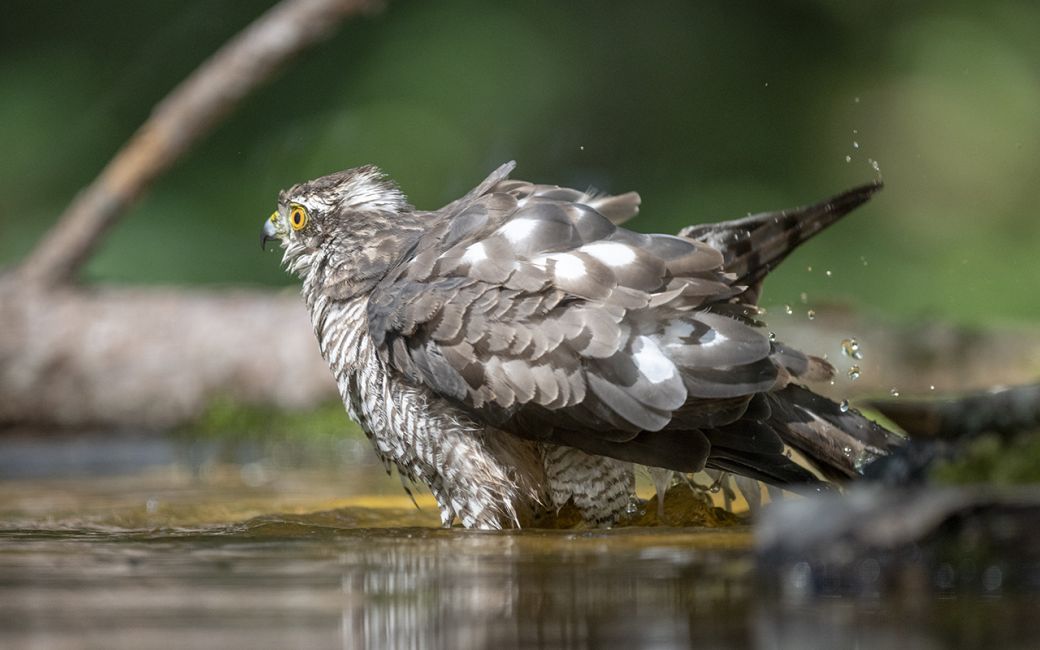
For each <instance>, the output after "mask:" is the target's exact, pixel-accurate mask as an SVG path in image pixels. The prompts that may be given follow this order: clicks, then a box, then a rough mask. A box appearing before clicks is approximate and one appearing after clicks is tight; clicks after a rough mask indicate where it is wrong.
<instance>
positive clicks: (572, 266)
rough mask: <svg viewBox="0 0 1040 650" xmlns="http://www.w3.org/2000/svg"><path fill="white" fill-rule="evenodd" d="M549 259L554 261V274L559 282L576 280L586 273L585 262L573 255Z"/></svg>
mask: <svg viewBox="0 0 1040 650" xmlns="http://www.w3.org/2000/svg"><path fill="white" fill-rule="evenodd" d="M550 258H551V259H553V260H555V261H556V268H555V274H556V277H558V278H560V279H561V280H577V279H579V278H581V277H584V275H585V273H586V271H585V262H582V261H581V259H580V258H578V257H576V256H574V255H571V254H569V253H564V254H562V255H551V256H550Z"/></svg>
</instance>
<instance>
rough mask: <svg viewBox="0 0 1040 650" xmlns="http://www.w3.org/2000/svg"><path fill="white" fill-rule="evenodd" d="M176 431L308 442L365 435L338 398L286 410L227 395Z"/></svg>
mask: <svg viewBox="0 0 1040 650" xmlns="http://www.w3.org/2000/svg"><path fill="white" fill-rule="evenodd" d="M176 433H177V434H179V435H181V436H184V437H191V438H218V439H264V440H271V439H281V440H300V441H308V442H310V441H313V442H318V441H323V440H330V439H335V440H340V439H343V438H344V437H355V436H357V437H360V436H363V435H364V434H363V433H362V431H361V429H360V427H358V425H357V424H355V423H354V422H352V421H351V420H350V418H348V417H347V414H346V412H345V411H344V409H343V404H341V403H340V402H338V401H336V402H327V403H325V404H322V405H320V406H318V407H316V408H313V409H308V410H301V411H286V410H282V409H277V408H272V407H266V406H257V405H254V404H244V403H242V402H239V401H235V400H232V399H228V398H220V399H216V400H214V401H213V402H212V403H211V404H210V406H209V408H207V409H206V411H205V412H204V413H203V414H202V415H201V416H200V417H199V418H198V419H197V420H195V421H194V422H191V423H188V424H186V425H184V426H182V427H180V428H179V429H178V431H177V432H176Z"/></svg>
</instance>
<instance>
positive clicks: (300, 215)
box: [289, 203, 307, 230]
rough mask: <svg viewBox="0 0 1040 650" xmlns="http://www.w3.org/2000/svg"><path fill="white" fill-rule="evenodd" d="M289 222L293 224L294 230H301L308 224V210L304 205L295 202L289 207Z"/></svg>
mask: <svg viewBox="0 0 1040 650" xmlns="http://www.w3.org/2000/svg"><path fill="white" fill-rule="evenodd" d="M289 223H290V224H292V228H293V230H301V229H302V228H303V227H304V226H306V225H307V210H306V208H304V207H303V206H302V205H296V204H295V203H294V204H293V206H292V207H291V208H290V209H289Z"/></svg>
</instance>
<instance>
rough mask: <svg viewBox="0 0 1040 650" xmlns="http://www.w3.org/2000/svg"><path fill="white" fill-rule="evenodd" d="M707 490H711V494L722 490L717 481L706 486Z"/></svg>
mask: <svg viewBox="0 0 1040 650" xmlns="http://www.w3.org/2000/svg"><path fill="white" fill-rule="evenodd" d="M708 492H711V493H712V494H718V493H719V492H722V484H720V483H719V482H718V481H715V482H714V483H712V484H711V486H709V487H708Z"/></svg>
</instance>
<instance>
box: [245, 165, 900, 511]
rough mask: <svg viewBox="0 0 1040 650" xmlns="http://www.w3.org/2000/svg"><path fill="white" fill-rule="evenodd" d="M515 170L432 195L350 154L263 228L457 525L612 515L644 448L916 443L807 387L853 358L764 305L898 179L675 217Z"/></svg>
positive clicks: (765, 470)
mask: <svg viewBox="0 0 1040 650" xmlns="http://www.w3.org/2000/svg"><path fill="white" fill-rule="evenodd" d="M513 167H514V163H512V162H511V163H507V164H505V165H503V166H501V167H500V168H498V169H497V170H495V171H494V172H493V173H492V174H491V175H490V176H489V177H488V178H487V179H485V180H484V181H483V182H482V183H480V184H479V185H477V187H476V188H474V189H473V190H472V191H470V192H469V193H468V194H466V195H465V196H463V197H462V198H460V199H458V200H456V201H454V202H452V203H450V204H448V205H446V206H445V207H443V208H441V209H440V210H436V211H432V212H428V211H422V210H417V209H415V208H414V207H412V206H411V205H410V204H409V202H408V200H407V199H406V197H405V195H404V194H403V193H402V192H401V191H400V189H398V187H397V185H396V184H395V183H394V182H393V181H391V180H390V179H389V178H388V177H387V176H386V175H385V174H384V173H383V172H382V171H380V170H379V169H378V168H376V167H374V166H365V167H358V168H355V169H349V170H346V171H342V172H338V173H334V174H330V175H328V176H324V177H322V178H318V179H316V180H312V181H309V182H306V183H301V184H299V185H296V186H294V187H292V188H290V189H288V190H285V191H283V192H281V194H280V195H279V200H278V209H277V210H276V211H275V212H274V214H272V215H271V217H270V218H269V219H268V221H267V222H266V223H265V224H264V227H263V234H262V241H261V243H266V241H268V240H271V239H278V240H280V242H281V246H282V247H283V249H284V252H283V264H284V265H285V266H286V268H287V270H288V271H289V272H291V273H295V274H297V275H298V276H299V277H300V278H301V279H302V281H303V290H302V293H303V297H304V299H305V301H306V304H307V307H308V309H309V311H310V315H311V320H312V323H313V327H314V332H315V334H316V336H317V339H318V345H319V348H320V350H321V354H322V355H323V356H324V358H325V360H326V361H327V362H328V365H329V368H330V369H331V370H332V373H333V375H334V376H335V379H336V383H337V385H338V387H339V392H340V395H341V397H342V398H343V402H344V404H345V406H346V409H347V412H348V413H349V415H350V417H351V418H353V419H354V420H355V421H357V422H358V423H359V424H360V425H361V427H362V428H363V429H364V431H365V432H366V434H367V435H368V436H369V438H370V439H371V441H372V443H373V445H374V446H375V449H376V452H377V454H378V455H379V456H380V457H381V459H382V460H383V461H384V462H385V463H386V464H387V467H388V469H389V467H390V465H391V464H393V465H396V467H397V469H398V471H399V473H400V474H401V476H402V480H403V479H404V478H407V479H409V480H411V481H414V482H419V483H422V484H425V485H427V486H428V487H429V488H430V490H431V491H432V493H433V496H434V497H435V498H436V500H437V503H438V505H439V507H440V513H441V520H442V522H443V524H444V525H445V526H450V525H452V524H453V523H454V522H455V521H458V522H460V523H461V524H462V525H463V526H465V527H467V528H490V529H496V528H504V527H520V526H522V525H526V524H527V523H528V522H531V521H534V520H535V519H536V518H537V517H538V516H540V514H543V513H545V512H551V511H553V510H558V509H559V508H561V507H562V506H564V505H565V504H567V503H568V502H569V503H572V504H573V505H574V506H576V507H577V509H578V511H579V512H580V513H581V515H582V517H583V518H584V519H585V521H586V522H588V524H590V525H598V526H603V525H610V524H612V523H613V522H615V521H617V520H618V519H619V518H620V517H622V516H623V515H624V513H625V511H626V508H627V506H628V505H629V503H630V499H631V498H633V497H634V467H635V466H636V465H644V466H648V467H651V468H663V469H665V470H672V471H676V472H684V473H691V472H697V471H700V470H702V469H704V468H706V467H707V468H715V469H721V470H727V471H731V472H735V473H737V474H740V475H744V476H747V477H751V478H754V479H758V480H761V481H765V482H767V483H770V484H774V485H779V486H785V487H791V486H798V485H816V486H820V485H825V483H824V482H823V481H824V480H828V479H838V480H840V479H844V478H850V477H854V476H856V475H857V474H858V472H859V469H860V466H861V465H862V463H863V462H864V461H865V460H867V459H870V458H873V457H874V456H876V455H880V454H884V453H886V451H887V450H888V449H889V448H890V447H892V446H893V445H895V444H898V437H896V436H894V435H893V434H890V433H889V432H888V431H886V430H884V429H883V428H881V427H879V426H878V425H876V424H875V423H873V422H870V421H869V420H867V419H865V418H864V417H862V416H861V415H859V414H858V413H856V412H855V411H854V410H847V409H845V408H841V407H839V405H837V404H835V403H834V402H832V401H830V400H828V399H826V398H824V397H821V396H819V395H817V394H815V393H813V392H811V391H810V390H808V389H807V388H805V387H804V386H803V384H804V383H806V382H811V381H819V380H826V379H829V378H830V377H831V376H832V375H833V372H834V369H833V368H832V367H831V366H830V365H829V364H828V363H827V362H826V361H824V360H823V359H819V358H816V357H813V356H809V355H806V354H803V353H801V352H799V351H797V350H794V349H791V348H789V347H786V346H784V345H783V344H782V343H780V342H778V341H775V340H773V338H772V337H771V336H770V335H769V333H768V332H767V331H765V329H764V328H763V326H762V323H760V322H759V321H758V320H757V316H758V315H759V313H760V310H759V309H758V308H757V307H756V305H755V303H756V301H757V299H758V295H759V292H760V288H761V283H762V280H763V278H765V276H766V274H767V273H768V272H769V271H770V270H771V269H773V268H774V267H775V266H776V265H777V264H778V263H779V262H780V261H781V260H783V259H784V257H786V256H787V255H788V254H789V253H790V252H791V251H792V250H793V249H794V248H795V247H796V246H798V245H799V244H801V243H802V242H804V241H805V240H807V239H808V238H810V237H811V236H812V235H814V234H816V233H817V232H819V231H820V230H822V229H823V228H825V227H827V226H828V225H830V224H832V223H833V222H835V221H836V220H838V219H839V218H840V217H841V216H843V215H844V214H846V213H848V212H849V211H850V210H852V209H853V208H855V207H856V206H858V205H860V204H862V203H863V202H865V201H866V200H867V199H868V198H869V197H870V196H871V195H872V194H873V193H874V192H875V191H877V190H878V189H879V188H880V187H881V185H880V183H874V184H870V185H866V186H863V187H859V188H856V189H853V190H850V191H848V192H845V193H842V194H839V195H837V196H835V197H833V198H831V199H829V200H827V201H824V202H822V203H819V204H816V205H812V206H808V207H804V208H798V209H794V210H786V211H782V212H770V213H764V214H758V215H753V216H749V217H746V218H743V219H738V220H735V221H726V222H722V223H716V224H712V225H702V226H692V227H689V228H686V229H684V230H683V231H682V232H681V233H680V235H679V236H672V235H662V234H641V233H637V232H634V231H631V230H627V229H625V228H622V227H620V226H619V224H620V223H622V222H623V221H625V220H627V219H628V218H630V217H632V216H634V215H635V214H636V213H637V212H638V209H639V203H640V199H639V195H638V194H636V193H634V192H630V193H627V194H621V195H618V196H609V195H599V194H595V193H592V192H582V191H578V190H573V189H567V188H562V187H557V186H554V185H539V184H533V183H527V182H523V181H518V180H510V179H509V174H510V172H511V171H512V170H513ZM792 449H794V450H797V451H798V452H800V455H801V456H802V457H804V459H805V460H806V461H807V462H806V464H807V465H809V467H808V468H807V467H806V466H804V465H803V464H800V463H797V462H795V461H794V460H792V454H791V450H792Z"/></svg>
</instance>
